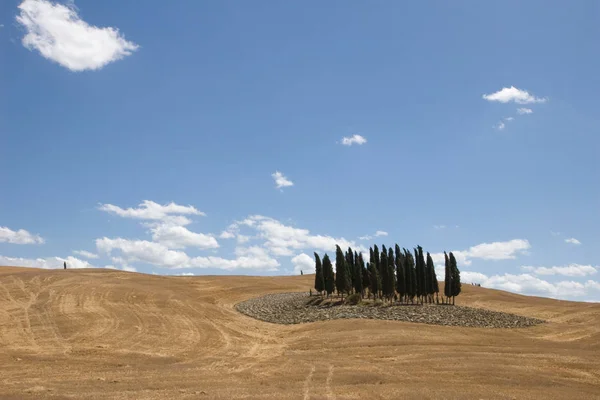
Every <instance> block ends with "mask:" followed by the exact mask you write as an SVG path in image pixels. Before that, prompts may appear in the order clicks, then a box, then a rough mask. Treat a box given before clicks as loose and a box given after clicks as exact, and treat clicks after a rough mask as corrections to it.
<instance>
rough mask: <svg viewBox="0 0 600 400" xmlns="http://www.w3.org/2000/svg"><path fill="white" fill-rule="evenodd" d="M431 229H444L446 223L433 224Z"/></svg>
mask: <svg viewBox="0 0 600 400" xmlns="http://www.w3.org/2000/svg"><path fill="white" fill-rule="evenodd" d="M433 229H437V230H440V229H446V225H434V226H433Z"/></svg>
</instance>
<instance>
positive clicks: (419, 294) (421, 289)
mask: <svg viewBox="0 0 600 400" xmlns="http://www.w3.org/2000/svg"><path fill="white" fill-rule="evenodd" d="M414 252H415V273H416V275H417V287H416V290H415V294H416V295H417V301H419V300H421V302H423V301H422V296H423V294H424V291H425V290H424V289H425V288H424V285H423V277H424V275H425V274H424V273H423V266H422V265H421V259H420V257H419V249H418V248H415V249H414Z"/></svg>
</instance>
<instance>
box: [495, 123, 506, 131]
mask: <svg viewBox="0 0 600 400" xmlns="http://www.w3.org/2000/svg"><path fill="white" fill-rule="evenodd" d="M494 128H496V129H498V130H499V131H503V130H504V128H506V124H505V123H504V122H503V121H500V122H498V124H496V125H495V126H494Z"/></svg>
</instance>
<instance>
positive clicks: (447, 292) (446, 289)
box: [444, 252, 452, 304]
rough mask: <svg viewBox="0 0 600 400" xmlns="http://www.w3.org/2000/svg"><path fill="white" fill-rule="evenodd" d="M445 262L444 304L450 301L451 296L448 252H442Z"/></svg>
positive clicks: (450, 270)
mask: <svg viewBox="0 0 600 400" xmlns="http://www.w3.org/2000/svg"><path fill="white" fill-rule="evenodd" d="M444 262H445V264H444V265H445V274H444V275H445V276H444V296H445V297H446V304H448V303H450V297H452V268H451V267H450V260H449V259H448V254H446V252H444Z"/></svg>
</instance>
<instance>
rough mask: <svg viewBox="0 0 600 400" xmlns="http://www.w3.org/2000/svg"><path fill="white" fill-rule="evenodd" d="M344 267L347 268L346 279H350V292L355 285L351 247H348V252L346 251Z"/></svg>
mask: <svg viewBox="0 0 600 400" xmlns="http://www.w3.org/2000/svg"><path fill="white" fill-rule="evenodd" d="M346 266H347V268H348V277H349V278H350V291H352V289H354V286H355V284H356V274H355V271H354V251H352V248H351V247H348V251H346Z"/></svg>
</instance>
